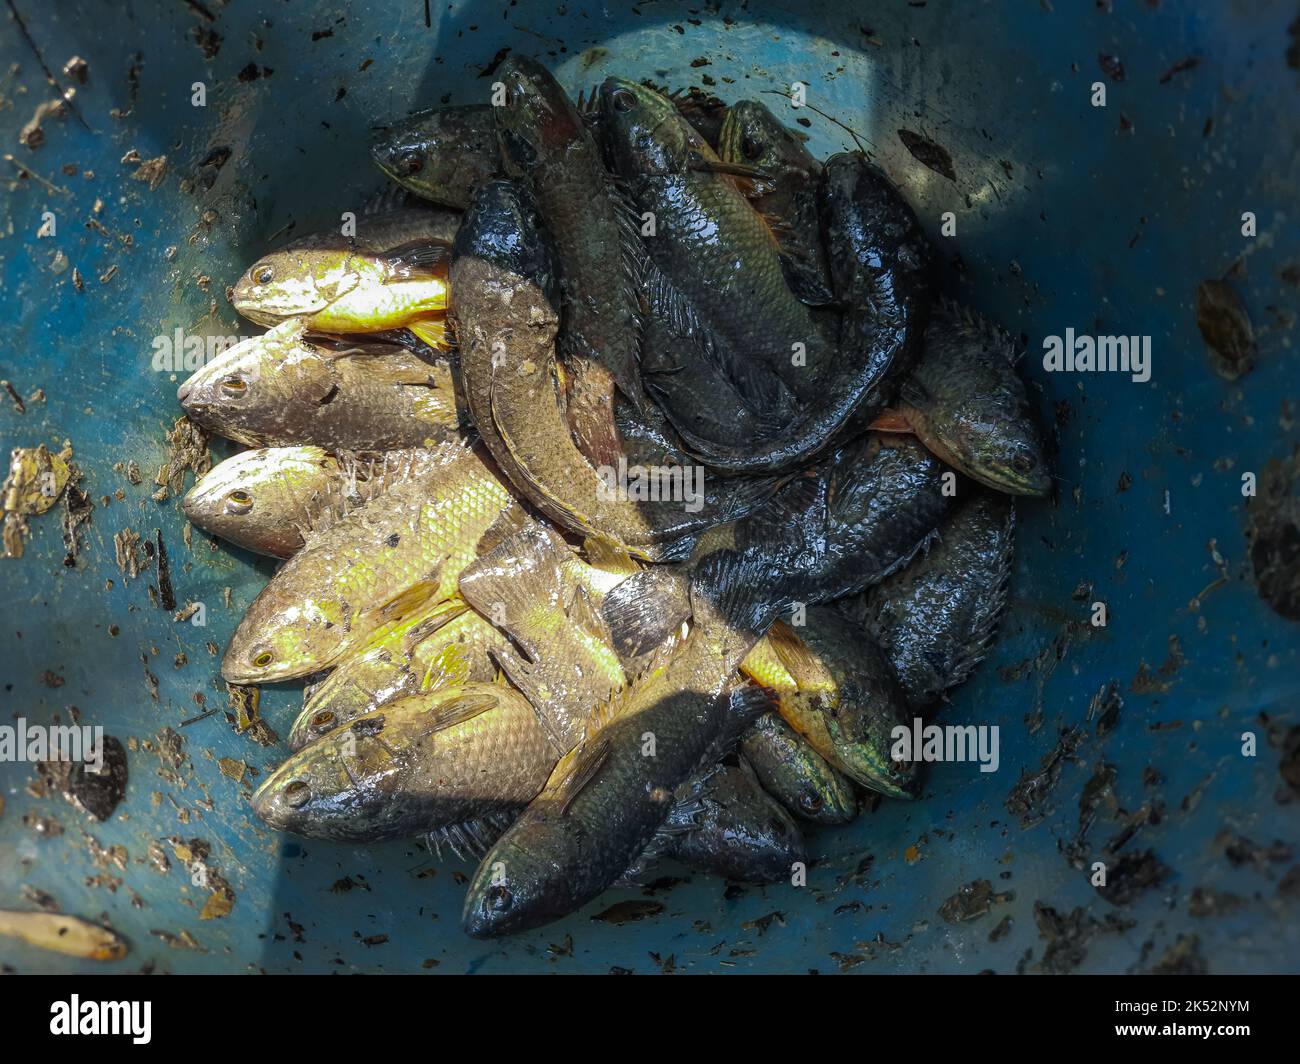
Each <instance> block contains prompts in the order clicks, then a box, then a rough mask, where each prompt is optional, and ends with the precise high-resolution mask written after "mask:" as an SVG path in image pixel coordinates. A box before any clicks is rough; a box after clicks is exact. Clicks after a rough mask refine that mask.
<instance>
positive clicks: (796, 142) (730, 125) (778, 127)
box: [718, 100, 817, 191]
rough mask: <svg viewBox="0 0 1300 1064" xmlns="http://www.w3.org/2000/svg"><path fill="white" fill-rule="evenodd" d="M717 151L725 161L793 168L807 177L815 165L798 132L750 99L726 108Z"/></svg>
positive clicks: (773, 170) (777, 170)
mask: <svg viewBox="0 0 1300 1064" xmlns="http://www.w3.org/2000/svg"><path fill="white" fill-rule="evenodd" d="M718 154H719V155H721V156H722V158H724V159H726V160H727V161H728V162H734V163H743V164H745V165H746V166H753V167H755V168H757V169H759V170H762V171H764V172H765V173H769V174H779V173H781V172H783V171H791V170H793V171H797V172H800V173H803V174H806V175H807V176H808V178H809V180H812V178H813V176H814V171H815V169H816V168H817V167H816V162H815V160H813V158H812V157H811V156H810V155H809V154H808V151H807V149H806V148H805V147H804V146H803V142H802V141H801V140H800V139H799V136H798V134H796V133H795V132H794V131H793V130H790V129H788V128H786V127H785V126H784V125H782V124H781V123H780V122H779V121H777V118H776V116H775V115H774V114H772V112H771V111H769V110H768V109H767V108H766V107H764V106H763V105H762V104H761V103H757V102H755V101H753V100H741V101H740V102H739V103H737V104H733V105H732V106H731V107H729V108H727V116H726V118H724V119H723V121H722V131H721V132H720V133H719V134H718ZM759 191H762V190H761V189H760V190H759Z"/></svg>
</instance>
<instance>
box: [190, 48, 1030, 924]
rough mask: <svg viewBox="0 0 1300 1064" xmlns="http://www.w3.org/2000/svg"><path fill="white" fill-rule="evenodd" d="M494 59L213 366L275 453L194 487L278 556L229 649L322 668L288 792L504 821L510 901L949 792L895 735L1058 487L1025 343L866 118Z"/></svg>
mask: <svg viewBox="0 0 1300 1064" xmlns="http://www.w3.org/2000/svg"><path fill="white" fill-rule="evenodd" d="M499 80H500V82H501V86H500V87H501V88H502V89H503V92H502V95H501V98H500V99H498V100H496V101H495V105H483V106H478V107H475V106H468V107H444V108H438V109H435V110H431V111H426V112H422V113H419V114H417V115H414V116H412V117H410V118H408V119H405V120H403V121H402V122H400V123H398V124H397V125H394V126H391V127H388V128H387V129H386V131H385V132H384V134H383V135H382V137H381V140H380V143H378V144H377V145H376V147H375V150H374V155H375V158H376V161H377V162H378V163H379V165H380V167H381V168H382V169H383V170H384V171H385V172H386V173H387V174H388V175H389V176H390V177H391V178H392V179H393V180H394V181H396V182H397V183H398V184H399V185H400V186H402V188H403V189H404V190H405V193H404V194H405V195H406V196H407V197H408V201H407V205H406V206H403V207H402V208H401V209H399V210H395V211H392V210H390V211H388V212H386V213H378V214H369V215H362V216H361V217H360V218H359V219H358V220H357V224H356V230H355V233H349V234H347V235H342V234H334V233H322V234H318V235H314V236H311V237H307V238H304V239H299V240H297V241H295V242H293V243H291V244H289V245H288V246H287V247H284V248H282V249H280V250H277V251H274V252H271V253H270V254H268V255H266V256H265V257H264V258H262V259H260V260H259V261H258V262H256V263H254V264H253V265H252V266H251V267H250V268H249V270H248V271H247V273H245V274H244V276H243V277H242V278H241V279H240V280H239V282H238V283H237V284H236V285H235V287H234V289H233V294H232V300H233V302H234V305H235V306H236V308H237V309H238V310H239V311H240V312H241V313H242V314H244V315H245V316H246V317H248V318H249V319H251V320H252V321H254V322H256V323H258V324H260V325H264V326H268V327H269V331H267V332H266V333H264V334H263V335H260V336H256V337H253V338H251V339H247V340H244V341H243V342H241V343H240V344H238V345H237V346H235V347H234V348H232V349H230V350H228V351H226V352H224V353H223V354H222V355H221V356H220V357H219V358H217V359H216V360H214V361H212V362H210V363H209V364H207V365H206V366H205V367H204V368H202V369H201V370H199V371H198V372H197V373H195V374H194V375H193V376H192V377H191V378H190V379H189V380H187V381H185V382H184V384H182V385H181V387H180V389H179V393H178V394H179V399H180V401H181V404H182V405H183V407H184V408H185V411H186V412H187V414H188V416H189V417H190V418H191V420H193V421H194V422H196V423H198V424H199V425H201V426H203V427H204V428H206V429H207V430H210V431H212V432H215V433H218V434H221V435H223V436H225V437H228V438H229V439H231V440H235V441H238V442H239V443H241V444H244V445H246V446H247V447H248V448H249V449H248V450H245V451H242V452H241V453H238V454H236V455H235V456H234V457H232V458H230V459H228V460H227V461H224V462H222V463H220V464H219V465H217V466H216V467H215V468H214V469H213V470H212V471H211V472H210V473H208V474H207V475H206V476H204V477H203V478H202V479H201V480H200V481H199V482H198V483H197V484H196V485H195V487H194V488H193V490H192V491H191V492H190V493H189V495H188V496H187V497H186V499H185V502H184V507H185V512H186V514H187V516H188V517H189V519H190V520H191V521H192V522H193V523H194V524H195V525H196V526H198V527H200V528H202V529H204V530H206V531H208V532H210V533H212V534H214V535H217V536H220V537H223V538H224V539H226V540H228V541H230V542H232V543H234V544H237V545H239V546H241V547H245V548H247V549H249V550H252V551H256V552H259V553H262V554H267V555H271V556H274V557H277V558H281V559H284V563H283V565H282V566H281V567H280V568H279V569H278V571H277V572H276V573H275V575H274V576H273V577H272V578H271V580H270V582H269V583H268V584H267V585H266V587H265V588H264V590H263V591H262V592H261V594H259V595H258V597H257V599H256V600H255V601H254V602H253V603H252V605H251V606H250V607H249V609H248V612H247V614H246V615H245V616H244V618H243V620H242V621H241V623H240V625H239V627H238V629H237V630H236V632H235V634H234V636H233V638H232V640H231V642H230V645H229V647H228V649H227V650H226V653H225V657H224V659H223V662H222V666H221V668H222V675H223V676H224V678H225V679H226V680H227V681H228V682H230V683H232V684H248V685H258V684H265V683H273V682H279V681H290V680H300V681H304V682H305V689H304V698H303V708H302V712H301V715H300V716H299V717H298V719H297V720H296V721H295V722H294V724H293V727H292V729H291V732H290V735H289V746H290V748H291V750H292V751H293V753H292V755H291V756H290V757H289V758H288V759H287V760H286V761H285V762H284V763H283V764H282V765H280V766H279V768H278V769H277V770H276V771H275V772H274V773H272V774H271V775H270V776H269V777H268V778H267V779H266V780H265V781H264V782H263V783H262V785H261V786H260V787H259V789H258V790H257V792H256V794H255V795H254V797H253V806H254V808H255V810H256V812H257V815H258V816H260V817H261V818H262V819H263V820H264V821H265V822H266V823H267V824H270V825H272V826H274V827H276V828H279V829H283V830H287V831H291V832H295V833H297V834H300V835H304V836H309V837H314V838H326V839H336V840H347V841H353V842H368V841H372V840H380V839H391V838H403V837H408V838H414V837H422V838H424V839H426V840H428V841H429V843H430V844H431V846H432V847H434V848H436V849H437V850H438V851H439V852H441V849H442V848H443V847H444V846H445V847H448V848H450V849H451V850H452V851H454V852H455V853H457V854H459V855H462V856H464V855H465V854H467V853H473V854H474V855H476V856H479V857H481V859H482V860H481V865H480V867H479V871H478V873H477V875H476V876H475V877H474V878H473V880H472V882H471V884H470V887H469V892H468V898H467V901H466V906H465V913H464V926H465V930H466V931H467V932H468V933H469V934H471V935H474V936H491V935H499V934H506V933H513V932H517V931H521V930H524V929H527V928H532V927H537V926H539V925H542V924H544V923H546V922H548V921H551V920H555V919H557V918H560V917H562V916H564V915H565V914H568V913H571V912H573V911H574V910H575V909H577V908H578V907H580V906H582V905H583V904H585V903H586V902H588V901H590V900H591V899H593V898H595V897H596V896H597V895H599V894H600V893H601V892H602V891H604V890H606V889H607V888H608V887H610V886H611V885H614V884H617V883H627V882H635V881H636V880H637V877H638V876H640V875H641V874H643V873H644V872H645V870H646V869H648V868H649V867H650V866H651V865H652V864H653V863H654V862H655V861H657V860H659V859H661V858H664V857H671V858H673V859H675V860H677V861H679V862H682V863H683V864H685V865H687V866H689V867H692V868H695V869H699V870H704V871H707V872H712V873H715V874H717V875H719V876H724V877H728V878H731V879H735V880H746V881H756V882H775V881H778V880H783V879H786V880H789V879H791V878H792V877H797V872H798V869H799V868H800V867H801V862H804V861H805V860H806V858H807V845H806V840H805V832H806V831H807V829H808V827H809V826H810V825H819V824H820V825H835V824H843V823H846V822H848V821H850V820H852V819H853V818H854V817H855V816H856V815H857V813H858V811H859V807H860V805H861V804H862V802H863V801H864V797H865V795H864V792H874V793H875V794H877V795H884V796H886V797H888V798H895V799H908V798H912V797H914V796H915V795H916V794H917V793H918V788H919V778H918V771H919V766H918V764H917V763H916V762H914V761H911V760H906V759H902V758H899V757H897V756H896V754H895V739H894V737H893V732H894V730H895V729H896V728H899V727H910V726H911V722H912V720H913V718H914V716H916V715H922V716H929V715H932V714H934V713H936V712H938V711H939V710H940V709H941V708H942V707H943V705H944V702H945V693H946V692H947V691H949V690H950V689H951V688H952V687H953V686H954V685H956V684H958V683H960V682H962V681H963V680H964V679H965V678H966V677H967V676H968V675H969V674H970V673H971V671H972V669H973V668H974V666H975V665H976V664H977V663H978V662H979V661H980V659H981V658H982V657H983V656H984V654H985V652H986V650H987V648H988V646H989V643H990V640H991V639H992V637H993V634H994V629H995V626H996V623H997V619H998V615H999V613H1000V611H1001V609H1002V607H1003V604H1004V601H1005V595H1006V584H1007V578H1008V574H1009V571H1010V567H1011V556H1012V539H1013V529H1014V515H1013V509H1012V502H1011V499H1010V497H1009V496H1011V495H1029V496H1032V495H1039V496H1041V495H1045V494H1047V493H1048V491H1049V489H1050V486H1051V476H1050V471H1049V468H1048V464H1047V461H1046V460H1045V457H1044V453H1043V446H1042V443H1041V438H1040V434H1039V430H1038V426H1037V425H1036V424H1035V419H1034V414H1033V412H1032V410H1031V408H1030V404H1029V402H1028V398H1027V395H1026V390H1025V386H1024V384H1023V382H1022V381H1021V379H1020V377H1019V376H1018V375H1017V371H1016V368H1015V360H1016V351H1015V347H1014V345H1013V343H1012V342H1011V341H1010V339H1009V338H1008V337H1007V336H1006V335H1005V334H1004V333H1003V332H1002V331H1000V330H999V329H998V328H996V327H995V326H993V325H991V324H989V323H987V322H985V321H983V320H981V319H980V318H978V317H976V316H975V315H973V314H972V313H970V312H969V311H966V310H964V309H961V308H960V307H958V306H956V305H955V304H953V303H951V302H949V301H946V300H944V299H942V298H941V297H939V296H938V294H937V292H936V290H935V281H934V266H933V261H932V259H933V256H932V253H931V249H930V248H929V246H928V244H927V241H926V238H925V237H924V235H923V234H922V231H921V229H920V226H919V225H918V224H917V220H916V218H915V216H914V215H913V213H912V211H911V209H910V208H909V207H908V206H907V204H906V203H905V202H904V201H903V200H902V198H901V197H900V196H899V195H898V193H897V191H896V190H895V189H894V188H893V187H892V185H891V184H890V183H889V181H888V180H887V179H886V178H885V177H884V175H883V174H882V173H881V172H880V170H878V169H877V168H876V167H874V166H873V165H872V164H871V163H870V162H868V161H867V160H866V158H865V157H863V156H862V155H861V154H840V155H835V156H833V157H831V158H830V159H827V160H826V161H825V162H819V161H818V160H816V159H814V158H813V157H812V156H811V155H810V154H809V152H808V151H807V149H806V147H805V146H804V138H803V137H802V136H801V135H799V134H797V133H795V132H792V131H791V130H790V129H787V128H786V127H785V126H784V125H783V124H782V123H780V122H779V121H778V120H777V119H776V118H775V117H774V116H773V114H772V113H771V112H770V111H769V110H768V109H767V108H765V107H763V106H762V105H760V104H757V103H752V102H741V103H738V104H735V105H733V106H730V107H726V106H724V105H722V104H721V103H720V102H718V101H716V100H713V99H711V98H704V97H700V96H698V95H685V96H683V95H675V96H668V95H665V94H663V93H661V92H660V91H657V90H656V89H654V88H651V87H648V86H646V85H643V84H637V83H634V82H630V81H625V80H621V79H617V78H610V79H608V80H606V81H605V82H604V84H602V85H601V86H600V87H599V89H598V91H596V92H595V93H593V94H592V95H591V97H590V98H589V99H587V100H586V101H585V102H584V100H583V98H582V97H579V101H578V103H577V104H575V103H574V102H573V101H571V100H570V98H569V97H568V96H567V95H566V94H565V92H564V90H563V89H562V88H561V87H560V86H559V84H558V83H557V82H556V81H555V79H554V78H553V77H552V76H551V75H550V74H549V73H548V72H547V71H546V70H545V69H544V68H543V67H541V66H540V65H539V64H537V63H535V62H533V61H531V60H527V59H524V58H511V59H509V60H508V61H507V62H506V63H505V64H504V65H503V66H502V67H501V68H500V71H499ZM413 197H420V199H419V200H416V199H414V198H413ZM421 201H427V202H426V203H421ZM411 203H419V204H420V205H419V206H410V204H411Z"/></svg>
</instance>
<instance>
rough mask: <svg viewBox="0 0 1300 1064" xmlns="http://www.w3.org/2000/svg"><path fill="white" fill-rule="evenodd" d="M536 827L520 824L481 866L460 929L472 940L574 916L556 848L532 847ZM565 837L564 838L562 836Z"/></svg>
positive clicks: (493, 936)
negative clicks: (564, 916)
mask: <svg viewBox="0 0 1300 1064" xmlns="http://www.w3.org/2000/svg"><path fill="white" fill-rule="evenodd" d="M530 828H532V825H530V824H525V823H524V822H522V821H516V822H515V825H514V827H513V828H512V829H511V830H510V831H509V832H507V833H506V834H505V835H504V836H502V837H501V839H500V840H499V841H498V842H497V844H496V845H495V846H493V847H492V849H491V851H490V852H489V853H488V855H487V857H485V858H484V859H483V862H482V863H481V864H480V865H479V867H478V871H477V872H476V873H475V875H474V878H473V880H471V881H470V885H469V889H468V890H467V891H466V893H465V908H464V910H463V912H462V916H461V926H462V927H463V928H464V931H465V933H466V934H467V935H469V936H470V938H495V937H497V936H498V935H510V934H514V933H516V932H519V931H526V930H528V929H529V928H531V927H537V926H539V925H540V924H544V923H547V922H548V921H550V920H553V919H556V918H558V917H560V916H563V915H565V914H566V913H568V912H569V911H571V909H570V907H569V906H568V903H567V891H566V890H565V889H564V885H565V883H566V882H569V881H571V877H569V876H568V875H567V874H566V873H565V871H564V862H563V861H561V862H559V863H558V864H557V862H556V861H555V860H553V858H554V857H555V856H556V851H555V848H554V845H553V842H554V840H551V839H549V838H548V840H547V841H548V842H551V843H552V845H537V846H534V845H530V841H529V840H530V839H531V838H532V837H533V836H534V834H535V832H534V831H532V830H530ZM560 834H561V835H563V833H562V832H561V833H560Z"/></svg>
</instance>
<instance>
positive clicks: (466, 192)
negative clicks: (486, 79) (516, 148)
mask: <svg viewBox="0 0 1300 1064" xmlns="http://www.w3.org/2000/svg"><path fill="white" fill-rule="evenodd" d="M492 111H493V108H492V107H491V106H490V105H488V104H468V105H462V106H451V107H434V108H432V109H430V110H428V111H420V112H417V113H416V114H413V115H411V116H410V117H408V118H403V119H402V120H401V121H398V122H394V123H393V124H392V125H391V126H389V127H388V128H387V129H386V130H384V132H383V133H382V134H381V135H380V136H379V137H378V138H376V140H375V143H374V145H373V146H372V147H371V149H370V153H371V156H372V157H373V158H374V160H375V162H376V163H377V164H378V165H379V168H380V169H381V170H383V171H384V173H386V174H387V175H388V176H389V177H391V178H392V179H393V180H394V181H396V182H397V183H398V184H399V185H401V186H402V187H403V188H406V189H409V190H410V191H411V192H414V193H415V194H416V195H417V196H421V197H423V198H424V199H427V200H431V201H432V202H434V203H439V204H442V205H443V206H444V207H454V208H455V209H456V210H461V211H463V210H464V209H465V208H466V207H468V206H469V200H470V195H471V193H472V192H473V191H474V187H475V186H476V185H480V184H482V183H483V182H484V181H489V180H491V179H492V178H493V177H496V176H498V175H499V174H500V172H501V150H500V149H499V148H498V147H497V134H496V126H495V124H494V120H493V117H492Z"/></svg>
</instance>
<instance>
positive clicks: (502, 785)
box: [253, 683, 558, 841]
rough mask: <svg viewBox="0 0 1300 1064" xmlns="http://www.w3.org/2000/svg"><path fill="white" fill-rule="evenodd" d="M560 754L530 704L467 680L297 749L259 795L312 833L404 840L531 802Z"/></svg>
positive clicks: (267, 810) (265, 809)
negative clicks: (465, 682)
mask: <svg viewBox="0 0 1300 1064" xmlns="http://www.w3.org/2000/svg"><path fill="white" fill-rule="evenodd" d="M557 756H558V753H557V751H556V750H555V748H554V747H553V746H552V745H551V740H550V737H549V735H548V734H547V732H546V730H545V729H544V728H543V727H542V725H541V723H540V721H539V720H538V717H537V714H536V713H535V712H534V711H533V708H532V706H530V705H529V704H528V702H527V700H526V699H525V698H524V697H523V696H522V695H520V694H519V693H518V692H517V691H515V690H514V689H513V688H511V687H508V686H506V685H503V684H497V683H491V684H484V683H469V684H465V685H463V686H460V687H448V688H443V689H440V690H438V691H433V692H430V693H428V694H423V695H413V696H409V697H406V698H400V699H398V700H396V701H394V702H391V703H389V704H388V705H386V706H384V707H383V708H382V709H379V710H377V711H375V712H372V713H367V714H364V715H363V716H361V717H358V718H356V719H355V720H353V721H352V722H351V723H350V724H347V725H345V726H343V727H340V728H336V729H334V730H333V731H331V732H329V733H328V734H327V735H325V736H324V737H322V738H321V739H318V740H317V741H316V742H314V743H311V744H310V745H308V746H306V747H304V748H303V749H301V750H299V751H298V752H297V753H296V754H294V755H293V756H292V757H290V758H289V759H288V760H287V761H285V762H284V764H282V765H281V766H280V767H279V768H277V769H276V770H275V772H273V773H272V774H271V775H270V776H268V777H267V779H266V781H265V782H264V783H263V784H262V785H261V787H259V788H258V790H257V792H256V793H255V794H254V795H253V809H254V811H255V812H256V813H257V815H258V816H259V817H261V819H262V820H263V821H265V822H266V823H267V824H269V825H271V826H272V827H275V828H279V829H281V830H285V831H292V832H294V833H296V834H299V835H305V836H307V837H310V838H325V839H337V840H342V841H374V840H378V839H389V838H406V837H411V836H414V835H419V834H423V833H426V832H434V831H437V830H439V829H440V828H444V827H449V826H452V825H456V824H460V823H462V822H463V821H467V820H474V819H476V818H479V817H483V816H487V815H490V814H495V813H499V812H503V811H509V810H514V809H518V808H520V807H521V806H523V805H525V804H527V803H528V802H529V801H531V800H532V798H533V797H534V796H535V795H536V794H537V792H538V791H539V790H540V789H541V787H542V785H543V784H544V783H545V782H546V777H547V775H548V774H549V773H550V771H551V768H552V766H553V765H554V764H555V760H556V757H557Z"/></svg>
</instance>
